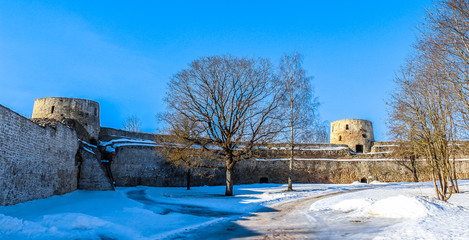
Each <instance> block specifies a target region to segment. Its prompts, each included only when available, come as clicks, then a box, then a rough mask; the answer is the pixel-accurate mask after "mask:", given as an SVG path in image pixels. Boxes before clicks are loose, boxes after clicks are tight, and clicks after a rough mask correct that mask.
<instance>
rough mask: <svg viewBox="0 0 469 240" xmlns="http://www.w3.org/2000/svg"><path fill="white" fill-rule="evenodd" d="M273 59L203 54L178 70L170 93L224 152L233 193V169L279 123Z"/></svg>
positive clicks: (177, 108) (171, 102) (176, 108)
mask: <svg viewBox="0 0 469 240" xmlns="http://www.w3.org/2000/svg"><path fill="white" fill-rule="evenodd" d="M275 79H276V75H275V73H274V71H273V69H272V66H271V64H270V62H269V61H268V60H266V59H262V58H237V57H233V56H230V55H223V56H213V57H202V58H200V59H198V60H195V61H193V62H192V63H191V64H190V66H189V67H188V68H187V69H184V70H182V71H180V72H178V73H177V74H176V75H174V76H173V77H172V79H171V81H170V82H169V84H168V88H169V92H168V94H167V96H166V98H165V101H166V103H167V104H168V111H169V112H174V113H178V114H181V115H183V116H184V117H185V118H187V119H188V120H189V121H191V122H194V123H197V124H200V126H201V127H202V128H203V131H202V137H204V138H207V139H209V140H210V143H211V144H212V145H213V147H211V148H208V149H210V150H211V151H216V152H217V153H218V154H221V155H222V156H223V158H222V159H218V160H221V161H224V163H225V167H226V191H225V195H226V196H232V195H233V184H234V182H233V169H234V167H235V165H236V163H238V162H240V161H242V160H245V159H248V158H250V157H251V156H252V153H253V150H255V148H256V143H262V142H268V141H271V139H272V138H273V137H274V135H275V134H276V133H277V132H278V131H279V126H278V125H277V124H276V121H275V119H276V118H277V115H276V114H275V113H276V110H277V108H278V93H279V91H278V89H277V88H278V87H277V86H276V84H275Z"/></svg>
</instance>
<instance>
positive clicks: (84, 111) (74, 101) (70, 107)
mask: <svg viewBox="0 0 469 240" xmlns="http://www.w3.org/2000/svg"><path fill="white" fill-rule="evenodd" d="M32 119H33V120H35V121H38V122H40V121H41V120H55V121H59V122H62V123H63V124H65V125H67V126H70V127H72V128H74V129H76V130H78V131H79V130H82V129H84V130H85V131H84V132H83V131H79V135H83V136H78V137H80V138H82V140H86V141H88V140H90V141H91V140H95V141H96V140H98V137H99V129H100V128H101V125H100V120H99V103H97V102H95V101H91V100H87V99H79V98H63V97H48V98H39V99H37V100H36V101H34V108H33V116H32ZM86 135H88V136H86Z"/></svg>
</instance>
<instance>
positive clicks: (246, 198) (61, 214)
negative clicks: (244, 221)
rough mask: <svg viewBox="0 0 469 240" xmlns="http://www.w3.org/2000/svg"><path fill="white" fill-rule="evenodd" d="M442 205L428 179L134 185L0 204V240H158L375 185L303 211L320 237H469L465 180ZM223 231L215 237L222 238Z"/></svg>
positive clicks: (468, 198)
mask: <svg viewBox="0 0 469 240" xmlns="http://www.w3.org/2000/svg"><path fill="white" fill-rule="evenodd" d="M460 184H461V186H460V188H461V190H462V192H463V193H461V194H457V195H454V196H453V197H452V198H451V199H450V201H449V202H448V203H445V202H441V201H436V200H434V199H433V198H432V196H433V188H432V185H431V183H390V184H385V183H375V184H357V183H356V184H295V185H294V187H295V189H296V191H294V192H285V191H284V190H285V188H286V186H285V185H280V184H252V185H239V186H235V189H234V192H235V194H236V196H234V197H225V196H223V193H224V186H213V187H207V186H206V187H195V188H193V189H192V190H190V191H187V190H185V189H184V188H158V187H134V188H118V189H117V190H116V191H115V192H100V191H81V190H80V191H75V192H72V193H69V194H65V195H61V196H54V197H50V198H47V199H40V200H34V201H29V202H25V203H21V204H17V205H13V206H6V207H0V239H164V238H171V237H173V236H177V237H181V236H184V232H186V231H191V230H194V229H198V228H203V227H206V226H210V225H212V224H224V223H225V222H227V221H231V220H235V219H239V218H241V217H242V216H245V215H247V214H248V213H250V212H253V211H256V210H261V209H263V208H268V207H269V206H272V205H274V204H277V203H281V202H285V201H288V200H293V199H298V198H302V197H307V196H318V195H323V194H327V193H333V192H339V191H345V190H352V189H357V188H366V187H370V186H372V187H377V188H374V189H368V190H363V191H358V192H349V193H345V194H340V195H335V196H331V197H328V198H324V199H322V200H319V201H317V202H315V203H314V204H313V205H312V206H311V208H310V209H305V210H304V214H306V215H308V217H309V219H311V228H314V229H318V234H320V236H324V238H329V239H335V238H344V237H345V238H352V239H361V238H365V239H366V238H368V239H369V238H377V239H432V238H433V239H464V238H467V236H469V226H468V225H467V221H468V220H469V211H468V209H469V181H461V182H460ZM224 238H226V236H220V239H224Z"/></svg>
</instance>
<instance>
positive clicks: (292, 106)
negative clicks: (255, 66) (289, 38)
mask: <svg viewBox="0 0 469 240" xmlns="http://www.w3.org/2000/svg"><path fill="white" fill-rule="evenodd" d="M311 79H312V77H309V76H307V75H306V71H305V69H304V68H303V56H302V55H301V54H299V53H298V52H296V51H295V52H294V53H291V54H284V55H283V56H282V58H281V60H280V76H279V85H280V86H282V88H283V89H284V92H283V94H282V96H281V98H280V105H279V106H280V109H281V112H282V120H283V124H284V127H286V131H285V132H284V139H285V140H286V141H287V142H288V144H289V145H290V146H289V147H290V149H289V154H290V165H289V171H288V187H287V190H288V191H293V180H292V177H293V166H294V165H293V164H294V159H295V158H294V149H295V146H296V145H297V144H298V143H300V142H304V141H308V140H309V141H311V140H312V139H311V134H310V133H313V129H312V127H313V126H314V125H313V124H314V123H315V122H316V121H315V115H316V114H315V113H316V112H317V108H318V105H319V103H318V102H317V100H316V98H314V97H313V91H312V88H311Z"/></svg>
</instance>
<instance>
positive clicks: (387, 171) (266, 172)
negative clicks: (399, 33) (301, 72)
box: [101, 128, 469, 187]
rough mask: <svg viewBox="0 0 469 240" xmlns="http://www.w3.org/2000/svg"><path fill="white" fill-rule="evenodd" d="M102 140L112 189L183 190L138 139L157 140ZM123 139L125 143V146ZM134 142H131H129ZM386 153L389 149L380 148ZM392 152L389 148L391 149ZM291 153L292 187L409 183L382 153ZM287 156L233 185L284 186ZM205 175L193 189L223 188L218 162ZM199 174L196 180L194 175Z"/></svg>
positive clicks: (276, 152) (308, 147) (463, 165)
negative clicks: (106, 146) (106, 147)
mask: <svg viewBox="0 0 469 240" xmlns="http://www.w3.org/2000/svg"><path fill="white" fill-rule="evenodd" d="M101 137H102V139H106V141H112V140H113V139H114V140H116V139H120V140H119V141H118V142H116V143H115V144H111V145H110V146H112V147H113V148H114V149H115V151H114V152H112V153H111V156H110V157H109V158H110V159H112V160H111V169H112V173H113V175H114V178H115V181H116V185H117V186H136V185H148V186H177V187H182V186H185V184H186V178H185V175H184V171H185V170H184V169H182V168H180V167H177V166H174V165H172V164H171V163H168V162H166V161H165V158H164V156H162V155H161V154H158V152H161V151H160V148H159V147H158V146H157V144H156V143H155V142H154V143H153V144H148V143H145V142H142V143H141V144H140V145H139V144H138V143H134V142H133V141H135V142H138V139H140V140H148V141H153V140H155V138H158V137H161V136H159V135H155V134H148V133H135V132H126V131H122V130H118V129H110V128H103V131H102V133H101ZM125 139H127V140H125ZM132 139H133V140H132ZM378 145H380V146H382V147H383V148H387V147H388V145H393V144H392V143H386V142H379V143H378ZM392 147H395V146H389V148H392ZM297 149H298V150H296V151H295V153H296V156H295V158H296V159H297V160H295V164H294V166H295V167H294V182H296V183H351V182H354V181H362V180H363V179H364V180H365V181H374V180H378V181H384V182H396V181H413V175H412V174H411V172H410V171H408V170H407V169H405V168H404V167H403V166H401V165H399V164H398V163H397V162H395V161H392V160H389V159H386V158H388V156H387V155H386V154H385V153H365V154H356V155H351V154H350V150H349V149H348V147H347V146H346V145H340V144H302V145H300V146H298V148H297ZM425 164H426V163H425V162H424V161H421V162H419V177H420V180H421V181H429V180H431V176H430V175H429V173H425V172H424V171H423V169H424V168H423V166H424V165H425ZM288 165H289V161H288V151H286V146H285V145H283V144H278V145H273V146H270V147H269V148H267V147H266V148H263V149H262V151H261V152H260V153H259V154H258V156H256V158H253V159H251V160H246V161H243V162H240V163H238V164H237V165H236V166H235V170H234V171H235V175H234V182H235V184H249V183H259V182H260V181H261V178H263V181H265V180H267V181H268V182H272V183H285V182H286V181H287V174H288ZM217 166H219V167H218V168H216V169H214V170H212V171H211V172H210V174H206V173H205V174H200V173H201V172H203V171H200V172H197V171H196V172H195V176H194V177H193V180H192V185H193V186H200V185H223V184H225V169H224V168H223V162H219V163H218V165H217ZM457 171H458V176H459V178H469V161H457ZM199 174H200V175H199Z"/></svg>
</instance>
